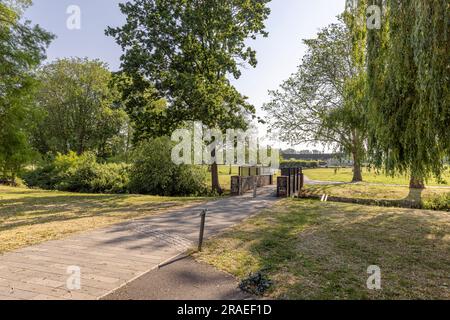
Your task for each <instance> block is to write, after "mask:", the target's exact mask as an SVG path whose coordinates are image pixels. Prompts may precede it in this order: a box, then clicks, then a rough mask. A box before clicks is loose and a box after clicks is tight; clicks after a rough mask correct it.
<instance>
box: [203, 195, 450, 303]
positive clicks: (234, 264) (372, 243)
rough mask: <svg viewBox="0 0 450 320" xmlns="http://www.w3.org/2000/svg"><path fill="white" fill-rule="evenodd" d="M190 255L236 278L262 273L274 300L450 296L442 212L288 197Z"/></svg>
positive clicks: (449, 244) (448, 241)
mask: <svg viewBox="0 0 450 320" xmlns="http://www.w3.org/2000/svg"><path fill="white" fill-rule="evenodd" d="M195 257H196V259H197V260H199V261H204V262H207V263H209V264H212V265H213V266H215V267H216V268H218V269H220V270H223V271H226V272H229V273H231V274H233V275H234V276H236V277H238V278H239V279H244V278H246V277H247V276H248V275H249V273H250V272H257V271H260V270H263V271H264V272H265V273H266V274H267V275H268V276H269V277H270V279H271V280H272V281H273V286H272V288H271V289H269V291H268V292H267V294H266V296H267V297H269V298H275V299H450V279H449V274H450V216H449V214H448V213H446V212H439V211H426V210H413V209H398V208H380V207H372V206H361V205H350V204H342V203H329V202H328V203H322V202H319V201H313V200H292V199H286V200H282V201H281V202H280V203H279V204H278V205H277V206H276V207H274V208H272V209H268V210H266V211H265V212H264V213H262V214H259V215H257V216H254V217H252V218H250V219H248V220H246V221H245V222H244V223H243V224H241V225H239V226H237V227H235V228H233V229H230V230H229V231H227V232H225V233H223V234H222V235H220V236H219V237H216V238H214V239H212V240H210V241H208V242H207V243H206V245H205V247H204V250H203V252H202V253H199V254H196V255H195ZM371 265H377V266H379V267H380V268H381V290H375V291H374V290H369V289H367V286H366V283H367V279H368V277H369V275H368V274H367V269H368V267H369V266H371Z"/></svg>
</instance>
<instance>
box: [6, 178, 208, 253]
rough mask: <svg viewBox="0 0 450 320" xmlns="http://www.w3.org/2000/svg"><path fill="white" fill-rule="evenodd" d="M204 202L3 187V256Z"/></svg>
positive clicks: (192, 199)
mask: <svg viewBox="0 0 450 320" xmlns="http://www.w3.org/2000/svg"><path fill="white" fill-rule="evenodd" d="M202 200H204V199H202V198H169V197H155V196H139V195H100V194H78V193H66V192H53V191H42V190H30V189H24V188H10V187H3V186H0V254H1V253H3V252H6V251H9V250H13V249H17V248H20V247H24V246H27V245H32V244H37V243H40V242H43V241H47V240H54V239H60V238H62V237H64V236H66V235H68V234H72V233H76V232H80V231H86V230H92V229H95V228H99V227H104V226H107V225H111V224H114V223H118V222H121V221H124V220H130V219H136V218H142V217H146V216H149V215H154V214H157V213H161V212H163V210H164V209H168V208H173V207H180V206H184V205H189V204H192V203H195V202H199V201H202Z"/></svg>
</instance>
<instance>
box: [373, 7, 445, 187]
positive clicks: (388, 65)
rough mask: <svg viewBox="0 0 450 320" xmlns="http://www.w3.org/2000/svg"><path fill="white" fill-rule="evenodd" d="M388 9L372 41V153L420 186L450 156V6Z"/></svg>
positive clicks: (383, 165)
mask: <svg viewBox="0 0 450 320" xmlns="http://www.w3.org/2000/svg"><path fill="white" fill-rule="evenodd" d="M372 2H373V3H376V4H379V5H381V1H380V0H376V1H374V0H373V1H372ZM385 9H386V10H385V17H384V23H383V24H382V28H381V30H374V31H370V33H369V37H368V53H369V66H368V72H369V74H368V79H369V95H370V100H371V104H370V112H371V114H370V120H371V122H370V127H371V138H370V150H371V154H372V158H373V162H374V164H375V165H377V166H378V167H380V168H384V169H385V170H386V171H387V172H389V173H397V172H400V173H411V175H412V178H413V179H412V181H411V185H412V186H415V185H417V186H419V185H423V179H426V178H429V177H430V176H431V175H435V176H440V175H441V173H442V171H443V159H444V156H445V155H447V156H448V155H449V154H450V131H449V130H448V124H449V123H450V95H449V83H450V81H449V80H450V79H449V71H450V65H449V60H448V52H449V50H450V47H449V46H450V41H449V30H448V26H449V14H448V13H449V12H448V10H449V6H448V1H446V0H412V1H402V2H398V1H394V0H390V1H387V2H386V8H385Z"/></svg>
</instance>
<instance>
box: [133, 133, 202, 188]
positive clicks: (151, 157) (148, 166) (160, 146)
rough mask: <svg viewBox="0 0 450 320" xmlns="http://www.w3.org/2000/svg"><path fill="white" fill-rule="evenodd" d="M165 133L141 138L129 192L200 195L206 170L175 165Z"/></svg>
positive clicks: (134, 159) (135, 156) (136, 151)
mask: <svg viewBox="0 0 450 320" xmlns="http://www.w3.org/2000/svg"><path fill="white" fill-rule="evenodd" d="M172 145H173V144H172V142H171V141H170V139H169V138H167V137H162V138H156V139H152V140H148V141H144V142H141V143H140V144H139V145H138V146H137V148H136V150H135V152H134V154H133V163H132V167H131V170H130V192H131V193H142V194H153V195H163V196H174V195H201V194H204V193H205V192H206V186H205V179H206V172H205V170H204V169H203V168H201V167H196V166H189V165H180V166H178V165H176V164H174V163H173V162H172V160H171V147H172Z"/></svg>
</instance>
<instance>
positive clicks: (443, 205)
mask: <svg viewBox="0 0 450 320" xmlns="http://www.w3.org/2000/svg"><path fill="white" fill-rule="evenodd" d="M423 208H424V209H429V210H443V211H450V192H448V193H444V194H441V195H435V196H433V197H432V198H430V199H427V200H424V201H423Z"/></svg>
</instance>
